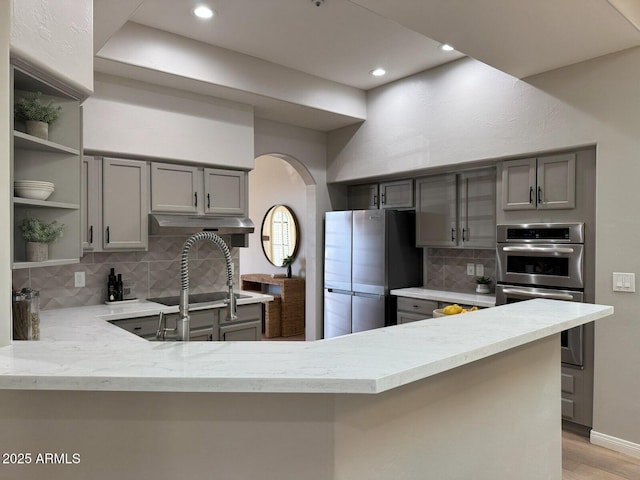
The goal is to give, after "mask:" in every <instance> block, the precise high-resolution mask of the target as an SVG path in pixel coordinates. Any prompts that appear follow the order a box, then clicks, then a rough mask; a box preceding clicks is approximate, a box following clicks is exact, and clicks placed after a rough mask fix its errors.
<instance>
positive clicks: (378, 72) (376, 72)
mask: <svg viewBox="0 0 640 480" xmlns="http://www.w3.org/2000/svg"><path fill="white" fill-rule="evenodd" d="M369 73H370V74H371V75H373V76H374V77H381V76H383V75H384V74H385V73H387V71H386V70H385V69H384V68H375V69H373V70H371V71H370V72H369Z"/></svg>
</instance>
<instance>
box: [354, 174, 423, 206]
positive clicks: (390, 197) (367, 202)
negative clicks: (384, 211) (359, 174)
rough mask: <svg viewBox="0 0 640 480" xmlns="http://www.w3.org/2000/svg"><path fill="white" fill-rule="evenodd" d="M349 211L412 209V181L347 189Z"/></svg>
mask: <svg viewBox="0 0 640 480" xmlns="http://www.w3.org/2000/svg"><path fill="white" fill-rule="evenodd" d="M348 196H349V209H350V210H372V209H376V208H390V209H397V208H413V207H414V201H413V199H414V194H413V180H412V179H407V180H394V181H389V182H382V183H373V184H365V185H353V186H350V187H349V193H348Z"/></svg>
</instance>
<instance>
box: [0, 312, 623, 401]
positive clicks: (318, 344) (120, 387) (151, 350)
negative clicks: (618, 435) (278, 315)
mask: <svg viewBox="0 0 640 480" xmlns="http://www.w3.org/2000/svg"><path fill="white" fill-rule="evenodd" d="M67 310H70V309H67ZM612 313H613V308H612V307H607V306H602V305H592V304H582V303H573V302H557V301H550V300H540V299H538V300H532V301H528V302H519V303H517V304H512V305H505V306H502V307H497V308H493V309H485V310H480V311H477V312H473V313H469V314H465V315H456V316H454V317H444V318H435V319H430V320H424V321H419V322H413V323H409V324H405V325H399V326H394V327H389V328H383V329H377V330H371V331H367V332H360V333H357V334H353V335H347V336H344V337H336V338H332V339H328V340H319V341H314V342H269V341H264V342H191V343H176V342H165V343H159V342H146V341H139V339H138V340H136V341H124V338H123V337H120V336H118V337H109V338H108V339H101V338H96V340H95V341H93V342H77V341H76V342H74V341H52V342H16V343H15V344H14V345H12V346H9V347H4V348H1V349H0V388H2V389H42V390H96V391H168V392H247V393H253V392H263V393H380V392H383V391H386V390H389V389H392V388H396V387H399V386H401V385H405V384H408V383H411V382H414V381H416V380H420V379H424V378H427V377H429V376H432V375H436V374H438V373H441V372H444V371H447V370H450V369H453V368H456V367H459V366H462V365H465V364H468V363H471V362H474V361H477V360H481V359H483V358H486V357H488V356H491V355H494V354H496V353H500V352H503V351H506V350H509V349H512V348H516V347H518V346H521V345H524V344H527V343H530V342H534V341H536V340H539V339H541V338H545V337H548V336H550V335H554V334H558V333H559V332H560V331H562V330H565V329H567V328H571V327H574V326H577V325H580V324H583V323H588V322H591V321H594V320H597V319H599V318H602V317H605V316H608V315H611V314H612ZM45 320H46V319H45ZM78 321H80V320H78ZM85 321H86V322H87V324H91V323H92V322H91V321H90V320H89V319H85ZM96 322H100V323H96ZM93 324H96V325H101V326H102V327H104V324H107V322H105V321H104V320H100V319H98V320H96V319H94V321H93ZM109 326H110V327H112V328H114V329H117V327H113V326H111V325H109ZM87 328H88V327H87ZM117 330H119V329H117ZM125 334H126V332H125ZM130 337H134V336H132V335H131V336H130Z"/></svg>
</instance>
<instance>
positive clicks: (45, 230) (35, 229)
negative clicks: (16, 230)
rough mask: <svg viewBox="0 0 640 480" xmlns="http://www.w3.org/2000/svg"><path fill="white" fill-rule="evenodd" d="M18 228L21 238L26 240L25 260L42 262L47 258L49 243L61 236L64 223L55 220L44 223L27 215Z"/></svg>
mask: <svg viewBox="0 0 640 480" xmlns="http://www.w3.org/2000/svg"><path fill="white" fill-rule="evenodd" d="M20 229H21V231H22V238H23V239H24V240H25V241H26V242H27V261H28V262H44V261H46V260H48V259H49V244H50V243H51V242H55V241H56V240H58V239H59V238H60V237H62V232H63V230H64V224H62V223H58V222H57V221H56V220H54V221H53V222H51V223H45V222H42V221H41V220H39V219H37V218H36V217H32V216H28V217H26V218H25V219H24V220H23V221H22V226H21V227H20Z"/></svg>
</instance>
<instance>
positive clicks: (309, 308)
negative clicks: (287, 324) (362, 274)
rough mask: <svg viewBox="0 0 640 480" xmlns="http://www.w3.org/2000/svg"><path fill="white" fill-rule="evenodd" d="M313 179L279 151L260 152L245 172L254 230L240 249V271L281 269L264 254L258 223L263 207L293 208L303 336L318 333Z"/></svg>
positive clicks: (299, 164) (268, 271)
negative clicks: (302, 301)
mask: <svg viewBox="0 0 640 480" xmlns="http://www.w3.org/2000/svg"><path fill="white" fill-rule="evenodd" d="M315 196H316V182H315V180H314V179H313V177H312V175H311V174H310V173H309V171H308V169H307V168H306V167H305V166H304V165H303V164H302V163H301V162H300V161H298V160H297V159H295V158H293V157H291V156H289V155H283V154H268V155H260V156H259V157H257V158H256V160H255V167H254V169H253V170H252V171H251V172H249V217H250V218H251V219H252V220H253V222H254V223H255V225H256V231H255V233H254V234H253V235H250V237H249V247H248V248H242V249H240V274H243V273H284V271H285V270H284V269H283V268H281V267H276V266H274V265H272V264H271V263H270V262H269V261H268V260H267V259H266V257H265V256H264V252H263V250H262V242H261V238H260V227H261V225H262V220H263V218H264V216H265V214H266V213H267V211H268V210H269V209H270V208H271V207H272V206H273V205H276V204H283V205H286V206H288V207H289V208H290V209H291V210H293V212H294V214H295V216H296V218H297V220H298V223H299V227H300V246H299V249H298V254H297V255H296V260H295V262H294V263H293V265H292V271H293V275H294V276H301V277H304V278H305V279H306V295H305V300H306V302H305V338H306V339H307V340H315V339H317V338H320V337H319V335H318V331H319V329H318V321H320V324H321V320H318V318H317V307H318V305H317V298H316V294H315V292H316V291H317V267H316V256H317V255H316V252H315V247H316V229H317V227H316V220H315V219H316V215H317V212H316V202H315Z"/></svg>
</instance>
